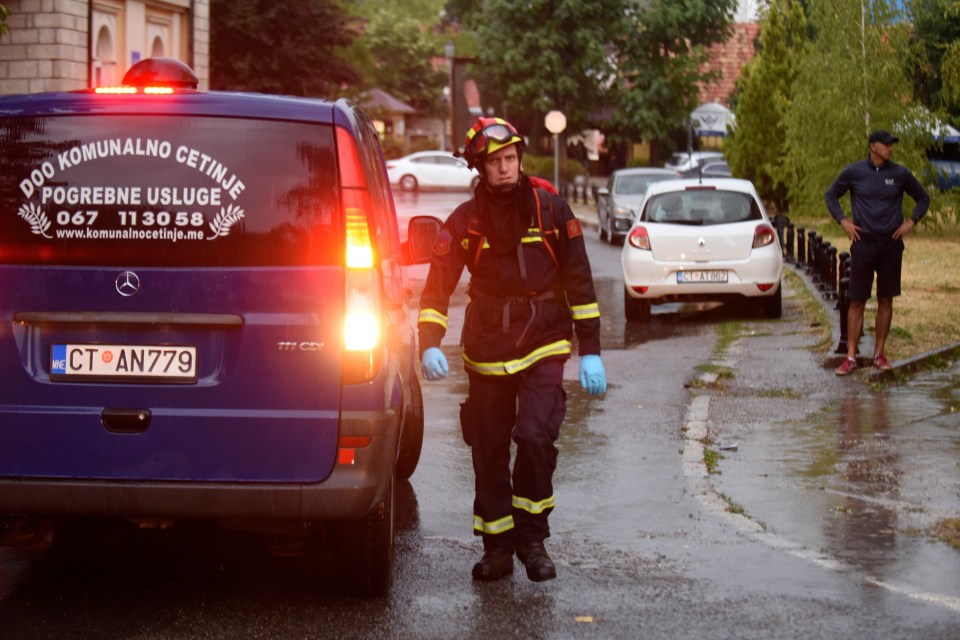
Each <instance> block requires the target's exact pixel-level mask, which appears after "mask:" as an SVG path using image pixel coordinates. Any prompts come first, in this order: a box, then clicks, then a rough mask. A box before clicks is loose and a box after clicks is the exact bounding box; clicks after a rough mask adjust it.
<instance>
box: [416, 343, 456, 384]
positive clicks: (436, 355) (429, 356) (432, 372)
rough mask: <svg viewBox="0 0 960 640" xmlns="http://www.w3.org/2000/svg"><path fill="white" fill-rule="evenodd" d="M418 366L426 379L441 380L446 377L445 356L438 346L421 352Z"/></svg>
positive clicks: (447, 370)
mask: <svg viewBox="0 0 960 640" xmlns="http://www.w3.org/2000/svg"><path fill="white" fill-rule="evenodd" d="M420 367H421V369H422V370H423V377H424V378H426V379H427V380H442V379H444V378H446V377H447V373H448V372H449V369H448V368H447V357H446V356H445V355H443V351H440V349H439V348H438V347H430V348H429V349H427V350H426V351H424V352H423V357H422V358H421V359H420Z"/></svg>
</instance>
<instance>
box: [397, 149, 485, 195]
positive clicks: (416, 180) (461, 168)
mask: <svg viewBox="0 0 960 640" xmlns="http://www.w3.org/2000/svg"><path fill="white" fill-rule="evenodd" d="M387 176H389V178H390V184H391V185H395V186H399V187H400V190H401V191H417V190H419V189H473V188H474V187H476V186H477V183H478V182H479V181H480V174H479V173H478V172H477V170H476V169H471V168H470V167H468V166H467V163H466V161H464V160H463V159H461V158H454V157H453V154H452V153H451V152H449V151H417V152H416V153H411V154H410V155H408V156H404V157H402V158H398V159H396V160H387Z"/></svg>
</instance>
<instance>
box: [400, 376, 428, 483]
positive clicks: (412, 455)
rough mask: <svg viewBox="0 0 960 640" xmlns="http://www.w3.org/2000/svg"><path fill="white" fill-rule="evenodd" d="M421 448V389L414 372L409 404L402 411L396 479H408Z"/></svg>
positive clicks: (414, 468)
mask: <svg viewBox="0 0 960 640" xmlns="http://www.w3.org/2000/svg"><path fill="white" fill-rule="evenodd" d="M422 449H423V390H422V389H421V387H420V379H419V378H417V376H416V375H415V374H414V375H413V376H411V379H410V406H408V407H407V408H406V411H404V412H403V429H402V430H401V431H400V447H399V451H398V452H397V468H396V476H397V480H409V479H410V476H412V475H413V472H414V471H416V470H417V464H418V463H419V462H420V452H421V450H422Z"/></svg>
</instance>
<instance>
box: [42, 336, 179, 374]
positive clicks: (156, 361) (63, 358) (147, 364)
mask: <svg viewBox="0 0 960 640" xmlns="http://www.w3.org/2000/svg"><path fill="white" fill-rule="evenodd" d="M50 379H51V380H112V381H117V382H123V381H128V382H129V381H147V382H196V381H197V348H196V347H186V346H174V345H132V344H55V345H53V348H52V349H51V358H50Z"/></svg>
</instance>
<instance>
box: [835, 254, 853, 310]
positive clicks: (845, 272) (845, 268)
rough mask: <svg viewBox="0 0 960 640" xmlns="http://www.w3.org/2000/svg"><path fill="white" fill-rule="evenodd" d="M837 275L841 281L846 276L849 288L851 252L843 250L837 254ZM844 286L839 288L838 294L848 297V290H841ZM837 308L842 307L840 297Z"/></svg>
mask: <svg viewBox="0 0 960 640" xmlns="http://www.w3.org/2000/svg"><path fill="white" fill-rule="evenodd" d="M837 276H838V279H839V281H841V282H842V281H843V279H844V278H847V288H848V290H849V285H850V254H849V253H847V252H846V251H841V252H840V254H839V255H838V256H837ZM841 288H842V287H838V288H837V292H838V296H842V297H846V295H847V293H848V291H840V289H841ZM836 308H837V309H840V297H838V298H837V306H836Z"/></svg>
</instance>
